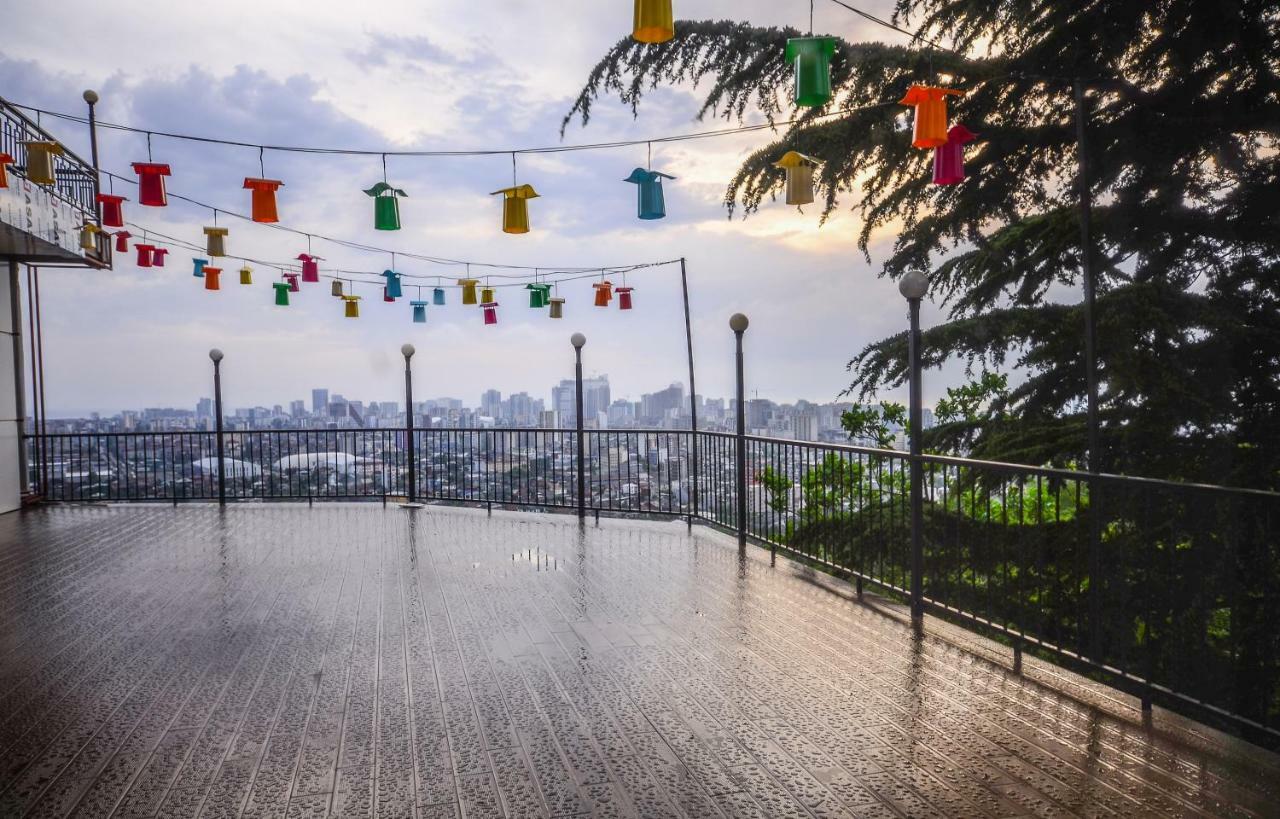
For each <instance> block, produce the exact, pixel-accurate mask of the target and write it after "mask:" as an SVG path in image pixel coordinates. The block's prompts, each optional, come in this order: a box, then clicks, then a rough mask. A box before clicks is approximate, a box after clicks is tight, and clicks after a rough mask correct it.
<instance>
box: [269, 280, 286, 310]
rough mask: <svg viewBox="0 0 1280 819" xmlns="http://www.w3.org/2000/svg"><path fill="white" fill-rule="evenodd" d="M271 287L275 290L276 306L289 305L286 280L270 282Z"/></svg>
mask: <svg viewBox="0 0 1280 819" xmlns="http://www.w3.org/2000/svg"><path fill="white" fill-rule="evenodd" d="M271 287H272V288H273V289H274V290H275V291H276V307H288V306H289V283H288V282H272V283H271Z"/></svg>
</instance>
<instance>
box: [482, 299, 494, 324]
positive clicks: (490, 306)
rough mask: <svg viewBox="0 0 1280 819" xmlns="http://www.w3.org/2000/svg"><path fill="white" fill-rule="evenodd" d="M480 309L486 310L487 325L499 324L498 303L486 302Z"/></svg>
mask: <svg viewBox="0 0 1280 819" xmlns="http://www.w3.org/2000/svg"><path fill="white" fill-rule="evenodd" d="M480 309H481V310H484V323H485V324H497V323H498V303H497V302H496V301H486V302H485V303H484V304H482V305H480Z"/></svg>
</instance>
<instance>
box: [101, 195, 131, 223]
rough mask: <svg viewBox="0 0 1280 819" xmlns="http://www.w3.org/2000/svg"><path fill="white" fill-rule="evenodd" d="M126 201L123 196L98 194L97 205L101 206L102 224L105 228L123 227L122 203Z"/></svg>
mask: <svg viewBox="0 0 1280 819" xmlns="http://www.w3.org/2000/svg"><path fill="white" fill-rule="evenodd" d="M127 201H129V200H128V199H125V198H124V197H123V196H113V195H112V194H109V193H100V194H98V204H99V205H102V224H104V225H106V226H107V227H124V203H125V202H127Z"/></svg>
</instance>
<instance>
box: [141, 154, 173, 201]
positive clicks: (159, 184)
mask: <svg viewBox="0 0 1280 819" xmlns="http://www.w3.org/2000/svg"><path fill="white" fill-rule="evenodd" d="M133 172H134V173H136V174H137V175H138V204H139V205H146V206H147V207H151V208H163V207H165V206H166V205H168V204H169V195H168V194H167V193H166V192H165V189H164V178H165V177H166V176H170V175H171V174H170V171H169V166H168V165H165V164H163V163H159V162H135V163H133Z"/></svg>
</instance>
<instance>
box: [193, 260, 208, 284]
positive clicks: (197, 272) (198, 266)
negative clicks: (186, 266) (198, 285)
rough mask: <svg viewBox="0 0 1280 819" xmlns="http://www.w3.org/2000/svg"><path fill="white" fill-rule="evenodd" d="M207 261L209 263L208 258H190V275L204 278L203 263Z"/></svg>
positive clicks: (205, 263)
mask: <svg viewBox="0 0 1280 819" xmlns="http://www.w3.org/2000/svg"><path fill="white" fill-rule="evenodd" d="M208 263H209V260H208V259H192V260H191V275H192V276H195V277H196V278H197V279H203V278H204V266H205V265H207V264H208Z"/></svg>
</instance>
